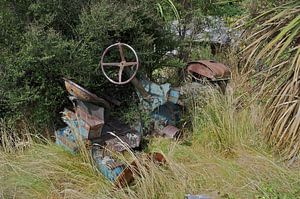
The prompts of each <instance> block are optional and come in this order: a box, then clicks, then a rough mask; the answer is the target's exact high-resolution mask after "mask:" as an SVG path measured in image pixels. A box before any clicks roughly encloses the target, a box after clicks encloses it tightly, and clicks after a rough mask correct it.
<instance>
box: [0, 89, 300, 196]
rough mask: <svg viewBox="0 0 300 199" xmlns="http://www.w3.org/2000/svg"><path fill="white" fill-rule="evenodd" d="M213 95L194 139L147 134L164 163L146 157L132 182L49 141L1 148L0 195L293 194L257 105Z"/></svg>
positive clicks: (295, 174) (295, 179) (291, 173)
mask: <svg viewBox="0 0 300 199" xmlns="http://www.w3.org/2000/svg"><path fill="white" fill-rule="evenodd" d="M234 91H236V90H235V89H234ZM211 97H212V100H211V101H212V103H211V104H207V106H204V107H203V106H202V107H201V106H198V105H199V104H196V106H195V107H194V109H193V110H194V111H195V112H194V114H195V116H196V117H195V119H194V121H193V126H194V134H193V137H190V138H188V140H185V141H180V142H174V141H171V140H167V139H164V138H155V139H152V140H151V142H150V145H149V149H148V150H149V151H162V152H163V153H164V154H165V156H166V157H167V162H168V163H167V165H165V166H158V165H155V164H153V163H149V162H148V163H147V164H148V167H147V169H146V168H141V169H142V171H143V172H142V176H141V177H138V176H136V182H135V184H134V185H132V186H131V187H127V188H124V189H117V190H116V189H114V188H113V185H112V184H110V183H109V182H108V181H107V180H106V179H105V178H104V177H103V176H102V175H101V174H100V173H98V172H97V171H96V170H95V169H94V168H93V166H92V164H91V163H90V162H89V161H88V159H89V158H88V157H86V155H79V156H74V155H71V154H69V153H68V152H66V151H63V150H62V149H61V148H59V147H58V146H55V145H54V144H52V143H48V144H46V145H44V144H33V145H32V146H31V147H30V148H29V149H28V150H26V151H25V152H22V153H18V155H15V154H9V153H4V152H0V153H1V155H0V157H1V158H0V162H1V164H0V165H1V169H0V177H1V179H4V180H1V182H0V183H1V184H0V187H1V188H0V194H2V196H3V197H4V198H5V197H8V196H12V195H13V196H14V197H16V198H46V197H50V198H51V197H52V198H53V197H54V198H183V197H184V195H185V194H187V193H192V194H207V195H210V196H213V197H223V198H297V196H299V194H300V189H299V185H300V184H299V177H300V172H299V170H298V169H297V168H295V169H293V168H287V167H286V166H284V164H283V163H281V162H277V161H276V160H275V159H273V158H272V156H271V155H269V149H268V148H267V147H266V146H265V145H263V144H262V143H263V142H262V136H261V135H259V129H260V127H261V125H262V123H261V121H260V117H259V114H257V113H259V112H260V111H259V110H260V107H249V108H246V109H238V108H237V106H236V103H235V102H237V101H238V100H239V98H240V95H238V94H237V92H234V93H233V94H231V95H229V96H228V97H224V96H223V97H220V96H219V95H217V94H216V95H214V94H212V96H211ZM201 105H202V104H201ZM212 107H214V108H212ZM238 121H240V122H238ZM128 155H129V154H127V155H126V154H125V156H127V157H126V159H128ZM129 156H130V155H129ZM137 156H139V157H141V156H142V154H137ZM124 158H125V157H124ZM131 159H132V158H131ZM139 161H141V162H143V161H144V160H143V159H142V158H139Z"/></svg>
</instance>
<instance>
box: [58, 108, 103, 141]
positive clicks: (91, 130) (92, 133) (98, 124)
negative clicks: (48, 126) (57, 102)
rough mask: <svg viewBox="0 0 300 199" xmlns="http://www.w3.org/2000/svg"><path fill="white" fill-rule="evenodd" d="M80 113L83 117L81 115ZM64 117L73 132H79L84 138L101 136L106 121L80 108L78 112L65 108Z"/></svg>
mask: <svg viewBox="0 0 300 199" xmlns="http://www.w3.org/2000/svg"><path fill="white" fill-rule="evenodd" d="M79 114H80V115H81V116H82V117H83V118H82V117H80V116H79ZM62 119H63V120H64V122H65V123H66V124H67V125H68V126H69V127H70V129H71V131H72V132H73V133H79V134H80V135H81V136H82V138H83V139H85V140H88V139H94V138H97V137H100V136H101V130H102V127H103V124H104V122H103V121H101V120H99V119H98V118H96V117H93V116H91V115H88V114H87V113H85V112H84V111H82V110H80V109H76V113H74V112H72V111H70V110H68V109H65V110H64V111H63V117H62Z"/></svg>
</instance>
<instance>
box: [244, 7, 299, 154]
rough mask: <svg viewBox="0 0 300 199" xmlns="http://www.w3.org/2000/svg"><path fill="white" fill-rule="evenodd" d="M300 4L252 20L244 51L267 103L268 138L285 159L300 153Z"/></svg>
mask: <svg viewBox="0 0 300 199" xmlns="http://www.w3.org/2000/svg"><path fill="white" fill-rule="evenodd" d="M299 6H300V3H299V1H291V2H289V3H286V4H284V5H280V6H276V7H275V8H272V9H269V10H267V11H266V12H263V13H261V14H260V15H258V16H257V17H255V18H253V19H252V20H251V21H250V22H248V23H250V24H251V25H252V23H255V24H257V23H258V24H260V25H259V26H257V25H254V27H253V28H252V34H251V35H250V36H249V37H248V40H250V41H251V43H250V44H249V45H248V47H247V48H246V49H245V52H246V55H248V56H247V58H248V60H247V63H246V64H247V65H246V66H248V67H245V68H244V70H245V71H247V70H249V67H252V68H253V69H254V70H253V71H254V73H255V74H253V75H252V76H251V79H254V80H255V81H256V82H255V84H256V85H255V86H256V89H257V90H258V92H259V94H260V97H262V98H264V99H266V100H267V103H266V108H265V123H266V127H265V130H264V132H265V135H266V138H267V140H268V141H269V143H271V144H272V145H274V146H275V147H276V148H277V149H278V150H279V152H280V153H281V154H282V155H284V156H285V158H286V159H293V158H294V159H295V158H297V157H298V155H299V153H300V134H299V131H300V117H299V116H300V100H299V95H300V89H299V88H300V83H299V81H300V79H299V77H300V73H299V71H300V42H299V38H300V37H299V31H300V17H299V14H300V8H299Z"/></svg>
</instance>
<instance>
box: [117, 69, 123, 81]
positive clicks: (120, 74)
mask: <svg viewBox="0 0 300 199" xmlns="http://www.w3.org/2000/svg"><path fill="white" fill-rule="evenodd" d="M123 70H124V66H121V67H120V69H119V74H118V76H119V83H121V82H122V74H123Z"/></svg>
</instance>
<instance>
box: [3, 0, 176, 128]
mask: <svg viewBox="0 0 300 199" xmlns="http://www.w3.org/2000/svg"><path fill="white" fill-rule="evenodd" d="M0 25H1V26H2V27H4V29H1V31H0V33H1V35H0V40H1V44H0V49H1V52H0V55H1V56H0V65H1V68H0V73H1V75H2V78H1V79H0V85H1V86H0V91H1V92H0V96H1V97H0V98H1V104H0V109H1V110H5V112H6V113H5V115H6V116H7V115H10V116H12V117H14V118H19V117H26V118H29V119H30V120H31V121H34V123H35V124H39V125H41V126H48V125H52V124H53V122H55V121H56V120H59V117H58V114H59V112H60V111H61V110H62V108H63V106H64V105H66V103H67V102H68V101H67V97H66V96H67V94H66V92H65V91H64V90H65V89H64V86H63V83H62V81H61V77H64V76H66V77H68V78H73V79H75V81H76V82H78V83H81V84H83V85H84V86H85V87H87V88H88V89H89V90H91V91H92V92H95V93H96V94H98V95H100V96H101V92H102V91H103V90H105V89H106V88H111V84H110V83H108V82H107V81H106V80H105V79H104V76H102V75H101V73H100V72H98V71H99V65H98V63H99V60H100V56H101V53H102V52H103V50H104V49H105V48H106V47H107V46H108V45H110V44H112V43H115V42H117V41H122V42H125V43H128V44H130V45H132V46H133V47H134V48H135V49H136V50H137V52H138V55H139V57H140V61H141V63H142V67H141V68H142V70H144V71H145V72H146V74H150V75H149V76H151V72H152V71H153V70H154V69H155V68H157V67H159V65H158V64H157V63H159V62H160V58H161V57H162V55H164V54H165V52H166V51H168V50H171V49H174V44H175V43H174V40H173V36H172V34H171V32H170V31H169V30H168V29H167V28H166V22H165V21H164V20H163V18H161V17H160V16H159V12H157V9H156V1H154V0H153V1H146V0H139V1H133V0H127V1H122V2H120V1H113V2H112V1H100V0H99V1H98V0H95V1H80V0H72V1H58V0H49V1H33V2H32V1H23V2H21V1H14V2H10V1H5V3H4V4H3V5H2V7H1V9H0ZM2 41H3V42H2ZM144 74H145V73H144ZM125 91H126V92H127V93H126V92H125ZM125 91H124V92H123V96H125V95H126V94H127V95H128V94H129V95H130V93H128V90H125ZM4 96H5V98H4Z"/></svg>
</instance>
